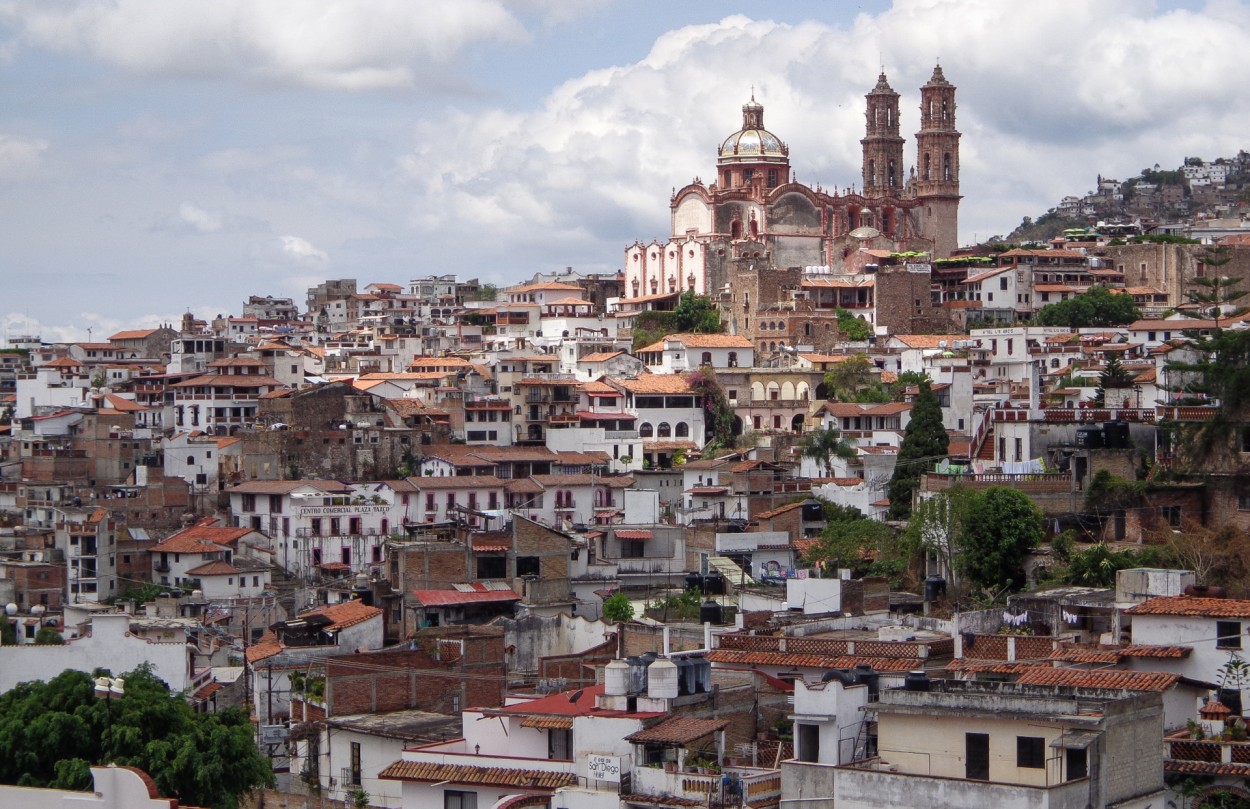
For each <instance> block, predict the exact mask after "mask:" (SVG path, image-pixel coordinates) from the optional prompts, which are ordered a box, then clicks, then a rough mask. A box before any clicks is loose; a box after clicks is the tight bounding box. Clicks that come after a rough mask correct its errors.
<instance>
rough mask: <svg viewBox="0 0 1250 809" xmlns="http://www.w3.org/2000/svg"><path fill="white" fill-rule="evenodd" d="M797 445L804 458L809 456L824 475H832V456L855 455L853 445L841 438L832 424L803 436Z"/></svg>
mask: <svg viewBox="0 0 1250 809" xmlns="http://www.w3.org/2000/svg"><path fill="white" fill-rule="evenodd" d="M799 447H800V451H801V454H802V456H803V457H804V458H811V459H812V460H813V461H815V462H816V463H817V464H818V465H820V466H821V467H822V468H823V469H824V470H825V476H826V477H831V476H832V475H833V459H834V458H854V457H855V447H854V446H853V445H851V444H850V443H849V442H848V441H846V440H845V439H844V438H842V433H841V431H839V430H838V428H837V427H834V426H833V425H829V426H828V427H825V428H824V429H822V430H815V431H813V432H810V433H808V434H807V435H805V436H803V440H802V441H800V442H799Z"/></svg>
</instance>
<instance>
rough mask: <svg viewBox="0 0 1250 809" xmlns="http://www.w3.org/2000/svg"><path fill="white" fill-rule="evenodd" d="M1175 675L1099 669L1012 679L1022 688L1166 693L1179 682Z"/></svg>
mask: <svg viewBox="0 0 1250 809" xmlns="http://www.w3.org/2000/svg"><path fill="white" fill-rule="evenodd" d="M1180 678H1181V677H1180V675H1179V674H1167V673H1164V672H1159V671H1121V670H1114V669H1100V670H1098V671H1085V670H1084V669H1056V668H1048V667H1042V668H1032V669H1028V670H1027V671H1024V672H1022V673H1021V674H1020V676H1019V677H1018V678H1016V682H1019V683H1023V684H1024V685H1068V686H1076V687H1079V688H1123V689H1126V690H1128V691H1167V690H1168V689H1169V688H1171V687H1172V686H1174V685H1176V683H1177V682H1178V681H1179V680H1180Z"/></svg>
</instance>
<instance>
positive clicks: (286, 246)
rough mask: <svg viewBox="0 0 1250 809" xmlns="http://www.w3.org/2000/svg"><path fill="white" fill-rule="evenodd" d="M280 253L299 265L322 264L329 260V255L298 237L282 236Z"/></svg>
mask: <svg viewBox="0 0 1250 809" xmlns="http://www.w3.org/2000/svg"><path fill="white" fill-rule="evenodd" d="M281 241H282V253H283V254H284V255H286V256H288V257H290V258H292V259H294V260H296V261H298V262H301V263H314V264H324V263H326V262H328V261H329V260H330V256H329V254H327V253H326V251H324V250H320V249H318V248H316V247H313V245H312V244H311V243H310V242H309V241H308V240H307V239H302V238H300V237H299V236H283V237H282V239H281Z"/></svg>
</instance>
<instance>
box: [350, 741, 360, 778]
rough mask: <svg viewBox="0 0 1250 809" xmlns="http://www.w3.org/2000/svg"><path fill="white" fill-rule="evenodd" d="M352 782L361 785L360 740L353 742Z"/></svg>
mask: <svg viewBox="0 0 1250 809" xmlns="http://www.w3.org/2000/svg"><path fill="white" fill-rule="evenodd" d="M351 756H352V757H351V767H350V770H351V772H350V775H349V777H350V779H351V781H350V783H352V784H354V785H356V786H359V785H360V742H352V753H351Z"/></svg>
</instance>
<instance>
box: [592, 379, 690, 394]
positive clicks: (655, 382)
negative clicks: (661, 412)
mask: <svg viewBox="0 0 1250 809" xmlns="http://www.w3.org/2000/svg"><path fill="white" fill-rule="evenodd" d="M612 381H613V382H614V383H615V384H617V385H620V386H621V387H622V388H624V389H625V390H627V391H629V392H630V393H635V394H638V393H643V394H647V393H675V394H676V393H691V390H690V386H689V385H688V384H686V379H685V377H683V376H682V375H681V374H643V375H642V376H640V377H638V378H637V379H613V380H612Z"/></svg>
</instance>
